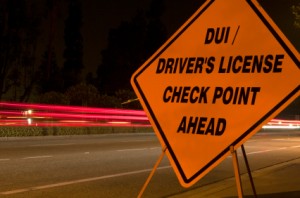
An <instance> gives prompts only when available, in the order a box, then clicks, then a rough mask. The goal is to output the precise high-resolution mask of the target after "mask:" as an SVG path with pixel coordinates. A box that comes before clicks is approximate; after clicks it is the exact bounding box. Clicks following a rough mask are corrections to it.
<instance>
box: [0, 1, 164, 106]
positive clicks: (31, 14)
mask: <svg viewBox="0 0 300 198" xmlns="http://www.w3.org/2000/svg"><path fill="white" fill-rule="evenodd" d="M64 5H65V6H67V7H68V9H67V17H66V20H65V21H64V26H65V27H64V42H65V49H64V52H63V58H64V63H63V65H58V61H57V54H56V53H57V51H56V50H55V46H54V42H53V40H54V38H55V36H56V30H57V25H56V24H57V23H58V20H59V15H60V6H64ZM164 10H165V5H164V0H153V1H152V2H151V4H150V7H149V9H147V10H138V11H137V12H136V15H135V16H134V17H133V18H132V19H131V20H130V21H123V22H121V23H120V25H119V27H117V28H116V29H111V30H110V32H109V35H108V47H107V49H105V50H103V51H102V53H100V52H99V55H101V56H102V63H101V64H100V65H99V67H98V70H97V77H96V78H93V77H92V75H91V74H89V75H88V76H86V77H84V76H82V71H83V69H84V65H83V37H82V34H81V31H82V30H81V28H82V26H83V20H82V18H83V15H82V0H63V1H58V0H43V1H40V0H33V1H26V0H1V1H0V41H1V42H0V51H1V53H0V99H1V100H10V101H21V102H28V101H29V102H43V103H57V104H72V105H91V106H120V105H121V103H122V102H124V101H126V100H129V99H133V98H135V97H136V96H135V94H134V92H133V91H132V89H131V86H130V76H131V75H132V73H133V72H134V71H135V70H136V69H137V68H138V67H139V66H141V64H142V63H143V62H144V61H145V60H146V59H147V58H148V57H150V55H151V54H152V53H153V52H154V51H155V50H156V49H157V48H158V47H159V46H160V45H161V44H162V43H163V42H164V41H165V40H166V37H167V33H166V29H165V26H164V24H163V23H162V22H161V16H162V14H163V12H164ZM45 21H48V23H46V24H47V25H43V22H45ZM42 28H45V29H46V30H47V35H48V36H47V39H46V42H45V41H44V43H46V45H45V47H44V52H43V53H42V54H40V53H39V52H38V51H37V45H38V43H39V42H40V40H39V38H40V36H41V33H42V32H41V29H42ZM38 55H39V56H41V57H38ZM126 106H127V107H135V108H138V107H139V104H138V103H137V104H127V105H126Z"/></svg>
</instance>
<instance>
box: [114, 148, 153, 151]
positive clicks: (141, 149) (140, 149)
mask: <svg viewBox="0 0 300 198" xmlns="http://www.w3.org/2000/svg"><path fill="white" fill-rule="evenodd" d="M146 149H147V148H139V149H121V150H117V151H119V152H124V151H143V150H146Z"/></svg>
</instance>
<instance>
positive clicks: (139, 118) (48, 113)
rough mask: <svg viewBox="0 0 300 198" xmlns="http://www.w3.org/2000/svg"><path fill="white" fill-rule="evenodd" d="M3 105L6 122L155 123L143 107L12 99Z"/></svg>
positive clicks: (2, 121) (1, 116)
mask: <svg viewBox="0 0 300 198" xmlns="http://www.w3.org/2000/svg"><path fill="white" fill-rule="evenodd" d="M0 108H2V111H0V125H2V126H3V125H10V126H29V125H30V126H61V127H64V126H78V127H89V126H91V127H94V126H131V127H133V126H134V127H140V126H145V127H151V125H150V123H149V121H148V118H147V116H146V114H145V112H144V111H141V110H128V109H113V108H93V107H78V106H62V105H46V104H25V103H9V102H0ZM29 110H30V111H29ZM29 118H30V123H29V121H28V119H29Z"/></svg>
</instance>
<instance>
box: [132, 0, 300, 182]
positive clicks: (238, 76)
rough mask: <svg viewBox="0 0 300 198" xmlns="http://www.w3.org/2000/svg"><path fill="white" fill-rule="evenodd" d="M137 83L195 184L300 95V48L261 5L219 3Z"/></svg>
mask: <svg viewBox="0 0 300 198" xmlns="http://www.w3.org/2000/svg"><path fill="white" fill-rule="evenodd" d="M131 83H132V86H133V88H134V90H135V92H136V94H137V95H138V98H139V99H140V102H141V104H142V106H143V108H144V109H145V111H146V113H147V115H148V117H149V120H150V122H151V124H152V126H153V128H154V131H155V133H156V135H157V136H158V138H159V140H160V143H161V144H162V145H166V146H167V152H166V153H167V156H168V158H169V160H170V162H171V164H172V167H173V169H174V170H175V173H176V175H177V177H178V179H179V181H180V183H181V185H182V186H184V187H189V186H191V185H192V184H194V183H195V182H196V181H198V180H199V179H200V178H202V177H203V176H204V175H205V174H207V173H208V172H209V171H210V170H211V169H213V168H214V167H215V166H217V165H218V164H219V163H220V162H221V161H222V160H224V159H225V158H226V157H227V156H228V155H230V146H234V148H238V147H239V146H241V145H242V144H243V143H244V142H245V141H246V140H247V139H249V138H250V137H251V136H252V135H254V134H255V133H256V132H257V131H258V130H259V129H261V127H262V125H264V124H265V123H267V122H268V121H269V120H270V119H272V118H273V117H275V116H276V115H277V114H278V113H279V112H280V111H282V110H283V109H284V108H285V107H286V106H287V105H288V104H290V103H291V102H292V101H293V100H294V99H296V98H297V97H298V96H299V95H300V94H299V93H300V85H299V84H300V64H299V53H298V52H297V51H296V50H295V49H294V48H293V46H292V45H291V44H290V43H289V41H288V40H287V39H286V38H285V36H284V35H283V34H282V33H281V31H280V30H279V29H278V28H277V27H276V25H275V24H274V22H272V21H271V19H270V18H269V17H268V16H267V14H266V13H265V12H264V10H263V9H262V8H261V7H260V5H259V4H258V3H257V2H254V1H249V0H248V1H247V0H226V1H225V0H215V1H213V0H211V1H207V2H206V3H205V4H204V5H203V6H202V7H201V8H200V9H199V10H198V11H197V12H196V13H195V14H194V15H193V16H192V17H191V18H190V19H189V20H188V21H187V22H186V23H184V24H183V26H182V27H181V28H180V29H179V30H178V31H177V32H176V33H175V34H174V35H173V36H172V37H171V38H170V39H169V40H168V41H167V42H166V43H165V44H164V45H163V46H162V47H161V48H160V49H159V50H158V51H157V52H156V53H155V54H154V55H153V56H152V57H150V59H149V60H147V61H146V62H145V63H144V65H142V66H141V67H140V68H139V69H138V70H137V71H136V72H135V73H134V74H133V76H132V79H131Z"/></svg>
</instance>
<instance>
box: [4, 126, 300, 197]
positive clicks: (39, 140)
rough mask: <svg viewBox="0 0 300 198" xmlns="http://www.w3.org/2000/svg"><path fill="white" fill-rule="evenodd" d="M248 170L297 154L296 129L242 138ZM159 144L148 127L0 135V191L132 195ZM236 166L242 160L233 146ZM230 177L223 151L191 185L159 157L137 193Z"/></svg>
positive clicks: (160, 192) (155, 193) (162, 193)
mask: <svg viewBox="0 0 300 198" xmlns="http://www.w3.org/2000/svg"><path fill="white" fill-rule="evenodd" d="M245 149H246V152H247V156H248V161H249V163H250V168H251V169H252V170H258V169H264V168H267V167H270V166H274V165H277V164H280V163H284V162H286V161H289V160H293V159H297V158H300V133H299V131H282V132H280V131H276V132H271V131H268V132H259V133H258V134H257V135H255V136H253V137H252V138H251V139H250V140H248V141H247V142H246V144H245ZM161 153H162V148H161V146H160V144H159V142H158V140H157V137H156V136H155V135H154V134H153V133H138V134H107V135H90V136H59V137H55V136H54V137H25V138H2V139H1V140H0V196H1V197H43V198H46V197H55V198H56V197H70V195H71V197H106V198H110V197H112V198H120V197H125V198H127V197H128V198H129V197H130V198H132V197H137V195H138V194H139V192H140V190H141V188H142V186H143V184H144V182H145V181H146V179H147V177H148V175H149V173H150V171H151V170H152V168H153V166H154V164H155V162H156V161H157V159H158V158H159V156H160V155H161ZM238 154H239V162H240V167H241V171H242V172H245V171H246V170H245V166H244V162H243V158H242V155H241V151H240V149H239V150H238ZM230 177H234V172H233V166H232V159H231V157H228V158H227V159H226V160H225V161H223V162H222V163H221V164H220V165H219V166H217V167H216V168H215V169H214V170H213V171H211V172H210V173H208V175H206V176H205V177H204V178H202V179H201V180H200V181H199V182H197V184H195V185H194V186H192V187H191V188H188V189H186V188H183V187H181V186H180V184H179V182H178V180H177V178H176V176H175V173H174V172H173V169H172V168H171V167H170V164H169V161H168V159H167V158H166V157H164V159H163V161H162V162H161V164H160V166H159V168H158V170H157V171H156V172H155V174H154V177H153V178H152V180H151V181H150V184H149V185H148V186H147V188H146V191H145V192H144V194H143V197H169V196H174V195H177V194H181V193H184V192H186V191H189V190H193V189H196V188H199V187H201V186H204V185H207V184H211V183H213V182H216V181H220V180H224V179H227V178H230Z"/></svg>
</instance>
